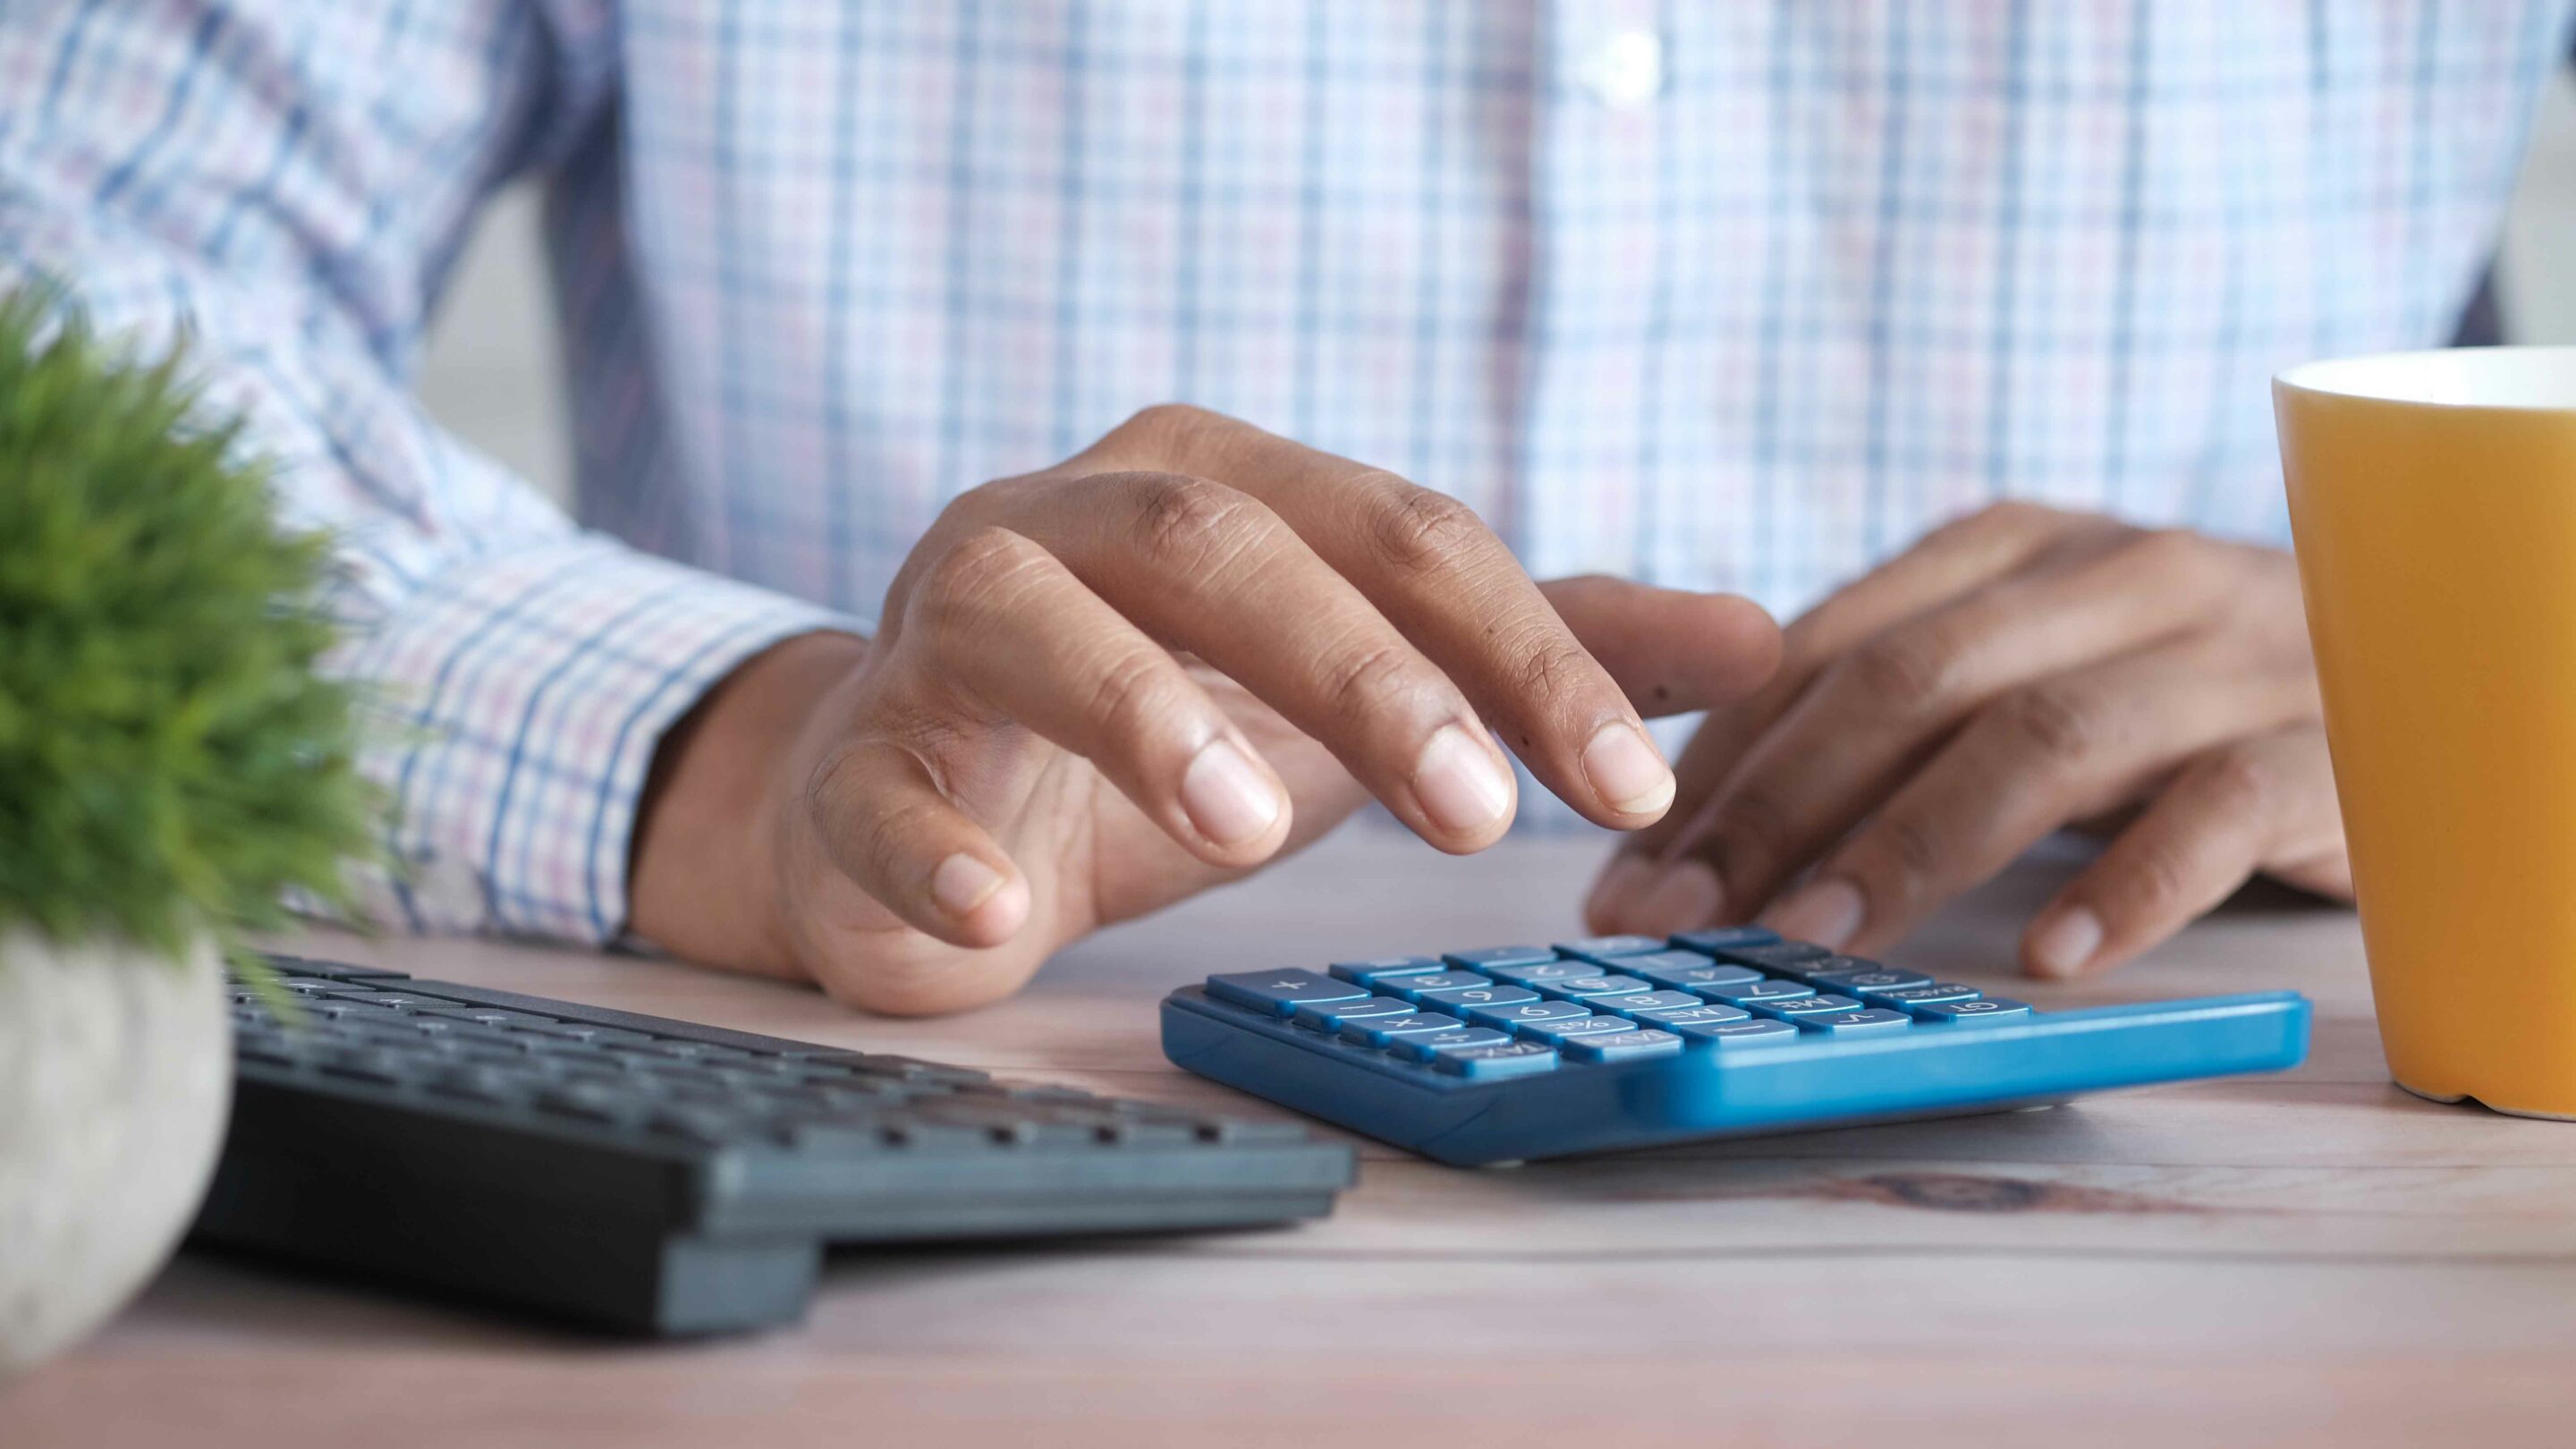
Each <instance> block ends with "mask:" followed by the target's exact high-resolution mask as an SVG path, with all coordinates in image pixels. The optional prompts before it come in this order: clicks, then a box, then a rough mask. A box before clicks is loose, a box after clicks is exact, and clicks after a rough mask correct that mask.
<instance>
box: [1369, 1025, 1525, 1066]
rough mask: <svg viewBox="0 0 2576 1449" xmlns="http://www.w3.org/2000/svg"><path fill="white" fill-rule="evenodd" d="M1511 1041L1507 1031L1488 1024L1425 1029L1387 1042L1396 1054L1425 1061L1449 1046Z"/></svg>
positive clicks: (1496, 1044)
mask: <svg viewBox="0 0 2576 1449" xmlns="http://www.w3.org/2000/svg"><path fill="white" fill-rule="evenodd" d="M1510 1041H1511V1037H1510V1035H1509V1034H1508V1033H1505V1032H1499V1031H1496V1030H1494V1029H1493V1028H1492V1027H1490V1026H1461V1027H1454V1028H1452V1029H1450V1030H1448V1031H1427V1032H1422V1033H1419V1034H1417V1035H1414V1036H1400V1037H1397V1038H1396V1039H1395V1040H1393V1041H1391V1042H1389V1043H1387V1046H1388V1047H1389V1048H1390V1049H1391V1050H1393V1051H1394V1053H1395V1054H1396V1055H1397V1056H1400V1057H1403V1058H1404V1059H1405V1060H1407V1061H1415V1062H1427V1061H1429V1060H1431V1059H1432V1058H1433V1057H1435V1056H1438V1055H1439V1054H1440V1053H1441V1051H1442V1050H1443V1049H1446V1048H1450V1047H1490V1046H1503V1045H1506V1044H1507V1043H1509V1042H1510Z"/></svg>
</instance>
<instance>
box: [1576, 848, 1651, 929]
mask: <svg viewBox="0 0 2576 1449" xmlns="http://www.w3.org/2000/svg"><path fill="white" fill-rule="evenodd" d="M1654 878H1655V867H1654V866H1653V864H1652V863H1650V862H1649V861H1647V859H1646V858H1645V857H1644V856H1641V855H1625V854H1622V855H1614V856H1612V857H1610V863H1609V864H1608V865H1605V866H1603V867H1602V868H1601V875H1600V878H1599V879H1597V880H1595V881H1593V882H1592V894H1591V895H1590V896H1589V897H1587V898H1585V900H1584V903H1583V915H1584V918H1585V919H1586V920H1589V921H1592V922H1594V923H1595V924H1597V925H1598V926H1600V928H1601V929H1603V930H1605V931H1615V930H1620V929H1622V928H1623V927H1624V924H1625V923H1626V922H1627V921H1628V919H1629V912H1630V911H1631V910H1633V909H1634V908H1635V906H1636V904H1637V897H1638V896H1640V895H1642V894H1644V892H1645V889H1646V886H1647V885H1648V883H1649V882H1651V881H1653V880H1654Z"/></svg>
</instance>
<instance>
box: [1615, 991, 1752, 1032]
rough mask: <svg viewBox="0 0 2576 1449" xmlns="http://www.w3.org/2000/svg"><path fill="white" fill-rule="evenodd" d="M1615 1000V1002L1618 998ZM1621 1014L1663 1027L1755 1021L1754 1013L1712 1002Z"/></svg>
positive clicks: (1650, 1024) (1649, 1024)
mask: <svg viewBox="0 0 2576 1449" xmlns="http://www.w3.org/2000/svg"><path fill="white" fill-rule="evenodd" d="M1613 999H1614V1000H1615V999H1616V998H1613ZM1621 1014H1622V1015H1624V1016H1626V1017H1628V1018H1629V1019H1630V1020H1631V1021H1639V1022H1643V1023H1645V1024H1646V1025H1648V1026H1661V1027H1681V1026H1703V1025H1709V1024H1712V1023H1715V1022H1721V1021H1750V1020H1752V1019H1753V1017H1752V1013H1750V1012H1748V1011H1746V1010H1744V1009H1743V1008H1742V1007H1739V1006H1719V1005H1718V1004H1716V1003H1715V1002H1711V1001H1700V1002H1694V1003H1693V1004H1692V1005H1689V1006H1675V1007H1670V1008H1667V1009H1664V1010H1660V1011H1632V1012H1623V1013H1621Z"/></svg>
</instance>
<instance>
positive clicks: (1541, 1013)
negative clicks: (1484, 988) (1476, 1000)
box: [1467, 1000, 1592, 1031]
mask: <svg viewBox="0 0 2576 1449" xmlns="http://www.w3.org/2000/svg"><path fill="white" fill-rule="evenodd" d="M1591 1014H1592V1008H1590V1007H1588V1006H1585V1005H1584V1004H1583V1003H1582V1002H1579V1001H1536V1000H1532V1001H1516V1002H1505V1003H1503V1004H1501V1005H1496V1006H1471V1007H1469V1008H1467V1019H1468V1020H1469V1021H1472V1022H1474V1023H1476V1024H1477V1025H1478V1026H1490V1027H1494V1028H1496V1029H1497V1030H1501V1031H1510V1030H1512V1029H1513V1028H1515V1027H1517V1026H1519V1025H1520V1024H1521V1023H1523V1022H1529V1021H1571V1020H1573V1019H1574V1018H1576V1017H1578V1016H1590V1015H1591Z"/></svg>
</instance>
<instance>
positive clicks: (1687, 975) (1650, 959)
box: [1619, 951, 1762, 990]
mask: <svg viewBox="0 0 2576 1449" xmlns="http://www.w3.org/2000/svg"><path fill="white" fill-rule="evenodd" d="M1619 971H1620V974H1621V975H1625V976H1634V977H1637V978H1639V979H1640V980H1644V981H1651V982H1653V983H1655V984H1656V985H1657V986H1670V987H1673V988H1675V989H1676V990H1688V989H1690V988H1692V987H1694V986H1717V985H1722V984H1726V983H1731V982H1738V981H1759V980H1761V979H1762V973H1761V972H1759V971H1756V970H1754V969H1753V968H1752V967H1750V966H1738V965H1736V964H1735V963H1734V962H1732V961H1711V960H1710V959H1708V958H1707V957H1706V956H1703V955H1701V954H1699V953H1698V952H1697V951H1658V952H1656V953H1655V954H1654V955H1652V956H1630V957H1627V958H1626V959H1624V960H1622V961H1621V962H1620V963H1619Z"/></svg>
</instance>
